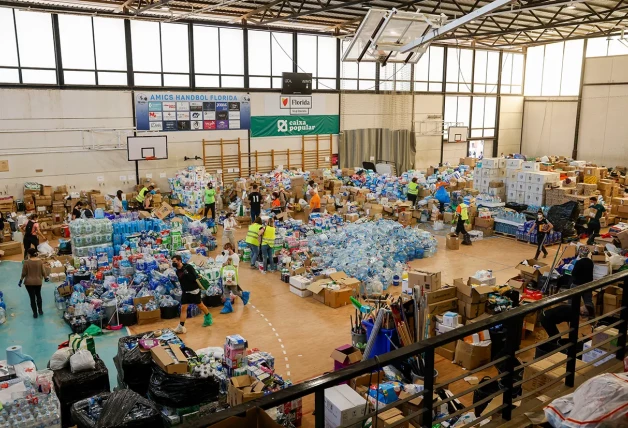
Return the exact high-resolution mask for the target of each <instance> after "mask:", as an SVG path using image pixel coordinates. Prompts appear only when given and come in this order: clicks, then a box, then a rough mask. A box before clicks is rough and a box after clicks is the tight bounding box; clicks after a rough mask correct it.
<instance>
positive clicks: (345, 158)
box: [338, 128, 416, 174]
mask: <svg viewBox="0 0 628 428" xmlns="http://www.w3.org/2000/svg"><path fill="white" fill-rule="evenodd" d="M338 155H339V156H340V167H341V168H353V167H361V166H362V162H371V160H370V159H371V157H373V158H374V159H375V161H374V162H373V163H377V161H388V162H393V163H394V164H395V166H396V168H397V174H401V173H402V172H404V171H407V170H409V169H414V162H415V156H416V141H415V137H414V133H412V132H410V131H408V130H397V131H392V130H390V129H382V128H368V129H352V130H348V131H343V132H342V135H341V138H340V142H339V146H338Z"/></svg>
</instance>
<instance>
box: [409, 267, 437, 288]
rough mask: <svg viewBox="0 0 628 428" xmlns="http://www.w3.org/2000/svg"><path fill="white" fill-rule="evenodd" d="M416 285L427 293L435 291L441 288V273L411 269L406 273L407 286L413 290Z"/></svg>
mask: <svg viewBox="0 0 628 428" xmlns="http://www.w3.org/2000/svg"><path fill="white" fill-rule="evenodd" d="M417 285H418V286H420V287H423V289H424V290H425V291H427V292H430V291H436V290H438V289H439V288H440V287H441V273H440V272H428V271H424V270H419V269H412V270H411V271H409V272H408V286H409V287H410V288H414V287H415V286H417Z"/></svg>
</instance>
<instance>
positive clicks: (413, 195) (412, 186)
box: [408, 177, 419, 207]
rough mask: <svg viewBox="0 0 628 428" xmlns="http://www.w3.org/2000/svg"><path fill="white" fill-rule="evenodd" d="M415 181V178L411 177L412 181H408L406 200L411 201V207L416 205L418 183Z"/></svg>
mask: <svg viewBox="0 0 628 428" xmlns="http://www.w3.org/2000/svg"><path fill="white" fill-rule="evenodd" d="M417 181H418V180H417V178H416V177H413V178H412V181H410V182H409V183H408V200H409V201H410V202H411V203H412V206H413V207H414V206H415V205H416V199H417V196H419V184H418V183H417Z"/></svg>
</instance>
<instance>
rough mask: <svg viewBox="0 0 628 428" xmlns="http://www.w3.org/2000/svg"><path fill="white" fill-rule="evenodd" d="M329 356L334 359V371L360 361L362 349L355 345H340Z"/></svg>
mask: <svg viewBox="0 0 628 428" xmlns="http://www.w3.org/2000/svg"><path fill="white" fill-rule="evenodd" d="M330 357H331V358H332V359H333V360H334V371H336V370H340V369H342V368H344V367H347V366H350V365H351V364H355V363H358V362H360V361H362V351H360V350H359V349H358V348H356V347H355V346H351V345H342V346H339V347H338V348H336V349H334V352H332V353H331V355H330Z"/></svg>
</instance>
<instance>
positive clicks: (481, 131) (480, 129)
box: [470, 97, 497, 138]
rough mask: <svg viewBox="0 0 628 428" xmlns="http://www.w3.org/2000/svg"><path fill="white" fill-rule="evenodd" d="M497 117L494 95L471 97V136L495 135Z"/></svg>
mask: <svg viewBox="0 0 628 428" xmlns="http://www.w3.org/2000/svg"><path fill="white" fill-rule="evenodd" d="M496 118H497V98H496V97H473V106H472V109H471V135H470V137H471V138H481V137H485V138H492V137H494V136H495V122H496Z"/></svg>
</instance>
